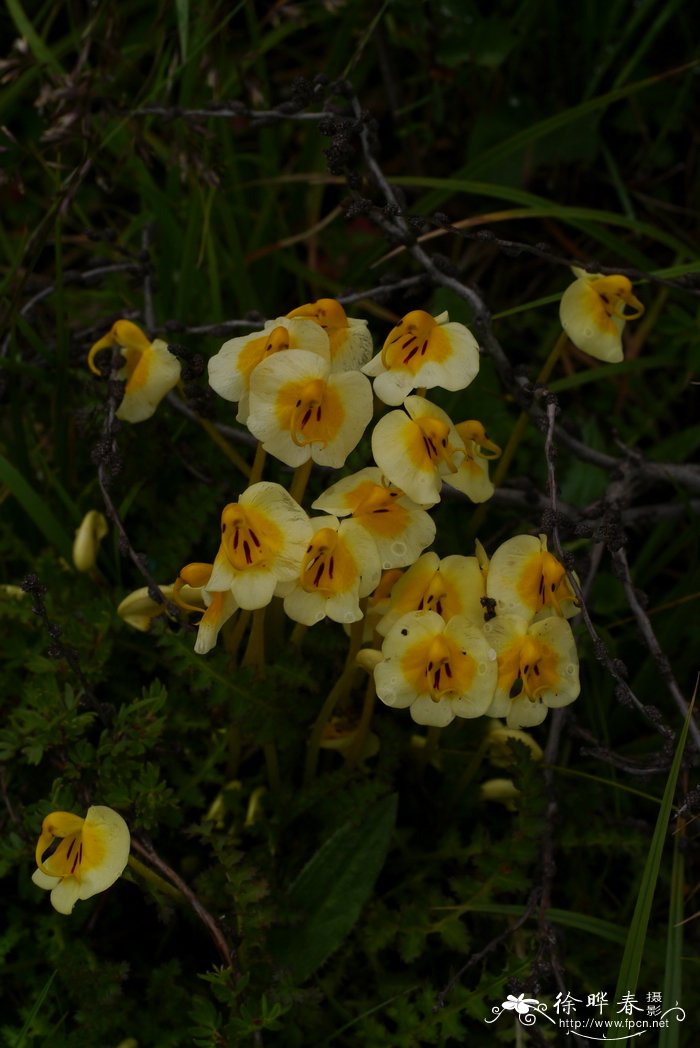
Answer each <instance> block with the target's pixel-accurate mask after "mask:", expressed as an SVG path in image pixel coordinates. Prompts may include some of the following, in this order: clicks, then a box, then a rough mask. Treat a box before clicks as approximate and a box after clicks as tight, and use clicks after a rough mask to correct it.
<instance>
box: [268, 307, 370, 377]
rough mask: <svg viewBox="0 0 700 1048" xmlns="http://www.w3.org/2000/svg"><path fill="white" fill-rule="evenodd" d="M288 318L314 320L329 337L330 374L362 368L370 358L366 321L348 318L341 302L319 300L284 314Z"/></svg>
mask: <svg viewBox="0 0 700 1048" xmlns="http://www.w3.org/2000/svg"><path fill="white" fill-rule="evenodd" d="M287 316H288V317H290V318H292V319H293V318H295V317H303V318H308V319H309V320H313V321H314V322H315V323H316V324H318V325H319V327H321V328H323V330H324V331H325V332H326V334H327V336H328V345H329V348H330V354H331V371H332V372H337V371H354V370H356V369H357V368H360V367H362V365H363V364H365V363H366V362H367V361H368V360H369V358H370V357H371V355H372V336H371V335H370V333H369V330H368V328H367V321H366V320H355V319H352V318H350V317H348V316H347V314H346V312H345V310H344V309H343V307H342V306H341V304H340V302H336V300H335V299H334V298H319V299H317V301H316V302H307V303H306V304H305V305H303V306H299V307H298V308H297V309H293V310H292V311H291V313H288V314H287Z"/></svg>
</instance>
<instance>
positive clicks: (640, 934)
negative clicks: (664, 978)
mask: <svg viewBox="0 0 700 1048" xmlns="http://www.w3.org/2000/svg"><path fill="white" fill-rule="evenodd" d="M693 705H694V703H691V705H690V709H689V711H688V716H687V717H686V719H685V724H684V725H683V730H682V731H681V735H680V739H679V740H678V746H677V748H676V755H675V757H674V758H673V764H672V765H671V770H670V772H669V775H668V779H667V781H666V788H665V790H664V795H663V800H662V801H661V807H660V808H659V815H658V818H657V820H656V827H655V829H654V835H653V837H652V839H651V845H650V847H649V855H648V857H647V861H646V864H645V866H644V871H643V873H642V880H641V883H640V885H639V893H638V895H637V905H636V906H635V908H634V914H633V915H632V921H631V923H630V929H629V932H628V935H627V942H626V944H625V952H624V954H623V956H622V963H621V965H620V971H619V974H618V977H617V989H616V991H615V1000H619V999H620V997H621V996H622V994H624V993H634V991H635V990H636V989H637V980H638V979H639V972H640V969H641V966H642V957H643V955H644V942H645V940H646V936H647V928H648V926H649V916H650V914H651V905H652V902H653V901H654V891H655V889H656V881H657V879H658V876H659V867H660V866H661V856H662V853H663V850H664V844H665V842H666V834H667V832H668V822H669V817H670V815H671V804H672V803H673V795H674V793H675V792H676V783H677V781H678V773H679V772H680V768H681V759H682V757H683V750H684V749H685V742H686V739H687V737H688V726H689V724H690V718H691V716H692V712H693Z"/></svg>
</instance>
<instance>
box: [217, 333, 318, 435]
mask: <svg viewBox="0 0 700 1048" xmlns="http://www.w3.org/2000/svg"><path fill="white" fill-rule="evenodd" d="M288 349H303V350H306V352H307V353H315V354H316V355H318V356H319V357H322V358H323V359H324V360H329V359H330V349H329V345H328V336H327V334H326V333H325V331H323V329H322V328H321V327H319V325H318V324H315V323H314V322H313V321H312V320H305V319H303V318H298V319H291V320H290V319H289V318H288V317H278V318H277V320H268V321H267V322H266V324H265V327H264V328H263V329H262V331H254V332H253V333H252V334H250V335H239V336H238V337H237V338H232V339H229V341H228V342H224V344H223V346H222V347H221V349H220V350H219V352H218V353H216V354H215V355H214V356H213V357H212V358H211V360H210V361H209V385H210V386H211V388H212V389H213V390H214V391H215V392H216V393H218V394H219V396H220V397H223V398H224V400H233V401H236V402H237V403H238V415H237V416H236V417H237V419H238V421H239V422H242V423H243V424H245V423H246V422H247V421H248V412H249V410H250V406H249V398H250V378H251V375H252V374H253V372H254V371H255V369H256V367H257V366H258V364H261V363H262V362H263V361H265V360H269V359H270V358H271V357H273V356H274V355H275V354H276V353H283V352H286V351H287V350H288Z"/></svg>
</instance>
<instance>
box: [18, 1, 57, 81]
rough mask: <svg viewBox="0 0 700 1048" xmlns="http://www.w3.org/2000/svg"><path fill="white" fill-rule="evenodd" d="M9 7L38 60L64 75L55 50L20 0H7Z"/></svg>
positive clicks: (19, 29) (21, 33)
mask: <svg viewBox="0 0 700 1048" xmlns="http://www.w3.org/2000/svg"><path fill="white" fill-rule="evenodd" d="M7 8H8V11H9V12H10V17H11V18H12V21H13V22H14V23H15V26H16V28H17V32H18V33H19V34H20V36H22V37H23V38H24V39H25V40H26V41H27V44H28V45H29V50H30V51H31V52H32V54H33V55H34V57H35V58H36V60H37V62H45V63H46V65H47V66H49V68H50V69H51V70H52V72H54V73H57V74H58V75H59V76H62V75H63V69H62V68H61V63H60V62H59V61H58V60H57V59H56V57H55V56H54V54H53V52H52V51H51V50H50V49H49V48H48V47H47V46H46V44H45V43H44V41H43V40H42V39H41V37H40V36H39V34H38V33H37V31H36V30H35V28H34V26H33V25H32V23H31V22H30V21H29V19H28V18H27V16H26V14H25V13H24V9H23V8H22V5H21V3H20V2H19V0H7Z"/></svg>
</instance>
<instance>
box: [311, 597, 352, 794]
mask: <svg viewBox="0 0 700 1048" xmlns="http://www.w3.org/2000/svg"><path fill="white" fill-rule="evenodd" d="M366 606H367V599H366V598H363V600H361V601H360V610H361V611H362V618H361V619H359V620H358V621H357V622H353V624H352V626H351V627H350V646H349V648H348V653H347V656H346V659H345V666H344V668H343V672H342V673H341V675H340V677H339V678H338V680H337V681H336V682H335V684H334V685H333V687H332V688H331V690H330V691H329V693H328V695H327V697H326V701H325V702H324V704H323V706H322V707H321V711H320V713H319V715H318V717H317V718H316V720H315V721H314V724H313V727H312V729H311V736H310V738H309V746H308V749H307V751H306V765H305V768H304V783H305V784H308V783H309V782H311V781H312V780H313V778H314V776H315V775H316V767H317V765H318V751H319V747H320V743H321V738H322V736H323V729H324V728H325V726H326V724H327V723H328V721H329V720H330V718H331V716H332V714H333V710H334V709H335V708H336V706H341V705H342V704H343V703H344V701H345V699H346V698H347V696H348V694H349V692H350V689H351V687H352V682H353V680H354V679H355V673H356V672H357V669H358V667H357V666H356V665H355V658H356V656H357V653H358V651H359V650H360V648H361V647H362V636H363V633H364V626H365V618H364V616H365V608H366Z"/></svg>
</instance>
